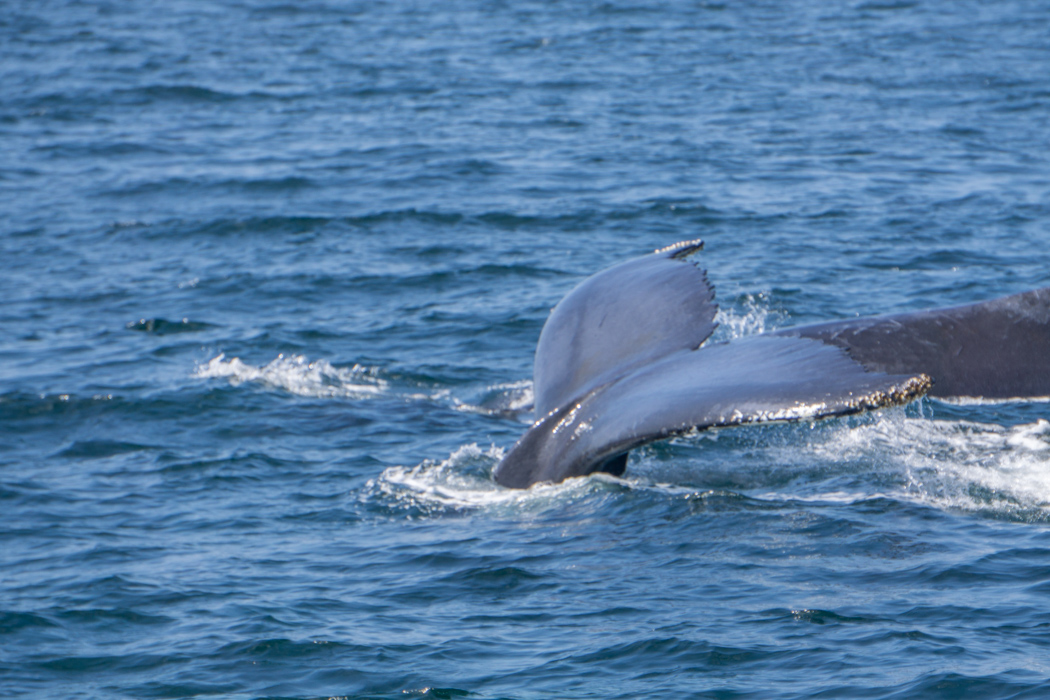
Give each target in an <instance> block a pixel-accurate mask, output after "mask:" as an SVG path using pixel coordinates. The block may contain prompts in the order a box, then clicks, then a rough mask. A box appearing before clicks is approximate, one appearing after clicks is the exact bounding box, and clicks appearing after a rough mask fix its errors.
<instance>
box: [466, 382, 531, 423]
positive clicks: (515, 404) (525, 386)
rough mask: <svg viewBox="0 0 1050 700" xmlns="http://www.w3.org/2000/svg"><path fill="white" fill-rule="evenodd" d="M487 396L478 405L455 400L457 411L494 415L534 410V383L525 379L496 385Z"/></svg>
mask: <svg viewBox="0 0 1050 700" xmlns="http://www.w3.org/2000/svg"><path fill="white" fill-rule="evenodd" d="M486 394H487V396H486V397H485V398H484V399H482V400H479V401H478V402H477V403H469V402H465V401H460V400H458V399H453V405H454V406H455V408H456V410H457V411H465V412H467V413H481V414H484V415H494V414H498V413H522V412H525V411H529V410H531V409H532V404H533V401H534V397H533V393H532V381H531V380H528V379H523V380H520V381H517V382H508V383H505V384H495V385H493V386H491V387H488V388H487V389H486Z"/></svg>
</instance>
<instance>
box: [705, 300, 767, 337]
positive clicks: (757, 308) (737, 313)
mask: <svg viewBox="0 0 1050 700" xmlns="http://www.w3.org/2000/svg"><path fill="white" fill-rule="evenodd" d="M741 306H742V308H740V309H739V310H738V309H731V308H722V307H719V309H718V314H717V315H716V316H715V321H716V322H717V323H718V328H717V329H716V330H715V334H714V335H715V337H714V338H713V340H715V341H716V342H722V341H726V340H734V339H736V338H743V337H746V336H749V335H756V334H758V333H765V332H766V331H771V330H773V329H775V328H777V327H779V326H780V324H781V323H783V321H784V316H785V315H784V313H783V312H782V311H774V310H772V309H770V308H769V297H768V296H767V295H766V294H762V293H759V294H747V295H745V296H744V297H743V302H742V304H741ZM709 342H710V341H709Z"/></svg>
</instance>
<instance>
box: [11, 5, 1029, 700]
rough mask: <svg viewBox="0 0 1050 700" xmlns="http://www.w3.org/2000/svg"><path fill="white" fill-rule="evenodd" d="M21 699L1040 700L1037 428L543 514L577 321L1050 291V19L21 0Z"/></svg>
mask: <svg viewBox="0 0 1050 700" xmlns="http://www.w3.org/2000/svg"><path fill="white" fill-rule="evenodd" d="M0 86H2V90H0V214H2V217H0V514H2V515H0V695H2V696H4V697H55V698H189V697H218V698H238V699H243V698H278V697H280V698H326V697H333V696H338V697H350V698H359V699H362V698H372V699H379V698H382V699H388V698H389V699H393V698H405V697H427V698H456V697H465V698H478V699H494V698H514V699H531V698H553V697H566V698H640V697H646V698H670V697H674V698H679V697H687V698H797V697H823V698H913V697H914V698H1041V697H1044V696H1045V692H1046V687H1047V686H1048V684H1050V527H1048V522H1050V422H1048V419H1050V404H1047V403H1045V402H1039V401H1035V402H1024V403H1019V402H1006V403H989V402H980V401H970V402H962V403H958V402H957V403H943V402H936V401H929V400H927V401H924V402H923V403H921V404H918V405H913V406H910V407H906V408H898V409H893V410H888V411H883V412H880V413H876V414H872V415H868V416H860V417H854V418H849V419H839V420H833V421H825V422H820V423H800V424H791V425H774V426H768V427H757V428H747V429H736V430H726V431H721V432H715V433H707V434H701V435H698V436H695V437H692V438H682V439H676V440H673V441H671V442H667V443H662V444H657V445H654V446H650V447H647V448H644V449H641V450H638V451H637V452H636V453H634V454H633V455H632V457H631V461H630V463H629V466H628V471H627V474H626V475H625V478H623V479H616V478H613V477H609V476H594V477H589V478H586V479H575V480H571V481H570V482H567V483H564V484H561V485H557V486H551V485H547V486H540V487H536V488H533V489H531V490H529V491H526V492H520V491H512V490H507V489H503V488H500V487H498V486H496V485H495V483H494V482H493V481H492V478H491V473H492V469H493V468H494V466H495V465H496V463H497V462H498V461H499V458H500V457H501V455H503V454H504V453H505V451H506V450H507V449H509V447H510V446H511V445H512V444H513V443H514V441H515V440H516V439H517V438H518V437H519V436H520V435H521V434H522V433H523V432H524V430H525V429H526V427H527V425H528V424H529V422H530V421H531V420H532V414H531V374H532V369H531V365H532V353H533V349H534V347H535V343H536V340H537V337H538V335H539V332H540V329H541V328H542V325H543V322H544V320H545V318H546V316H547V313H548V312H549V309H550V308H551V307H552V306H553V305H554V304H555V303H557V301H558V299H560V298H561V296H562V295H564V294H565V293H566V292H567V291H568V290H570V289H571V288H572V287H573V286H574V285H576V284H577V283H578V282H579V281H580V280H582V279H583V278H584V277H586V276H587V275H589V274H592V273H593V272H596V271H598V270H600V269H602V268H603V267H606V266H608V265H611V264H614V263H617V262H620V261H623V260H626V259H629V258H630V257H633V256H636V255H640V254H643V253H646V252H649V251H651V250H653V249H655V248H657V247H661V246H664V245H668V244H670V243H673V242H675V241H678V240H682V239H691V238H698V237H699V238H703V239H705V240H706V242H707V246H706V250H705V252H704V253H702V254H701V255H699V256H698V258H697V260H698V262H699V263H700V264H702V265H703V266H704V267H706V268H707V269H708V270H709V275H710V278H711V280H712V282H713V283H714V284H715V285H716V287H717V290H718V299H719V302H720V304H721V312H720V317H719V321H720V323H721V325H720V327H719V330H718V331H717V333H716V338H717V339H727V338H733V337H737V336H740V335H746V334H749V333H754V332H758V331H762V330H768V329H771V328H776V327H782V326H788V325H792V324H795V323H802V322H812V321H817V320H829V319H835V318H847V317H851V316H854V315H858V314H874V313H883V312H891V311H904V310H911V309H919V308H924V307H930V306H937V305H949V304H959V303H967V302H973V301H978V300H982V299H989V298H993V297H996V296H999V295H1005V294H1010V293H1015V292H1020V291H1024V290H1027V289H1033V288H1037V287H1044V286H1048V285H1050V3H1048V2H1045V1H1040V0H1032V1H1026V0H1015V1H1011V0H1007V1H1002V2H999V1H997V2H980V1H976V0H960V1H959V2H938V1H935V0H929V1H926V0H917V1H909V0H904V1H894V0H888V1H882V0H868V1H862V2H841V3H826V2H816V1H815V0H796V1H788V2H763V1H760V0H754V1H746V2H656V1H655V0H652V1H650V0H609V1H597V0H595V1H590V0H588V1H584V2H560V1H557V0H552V1H547V2H539V1H536V2H529V1H523V2H500V1H498V0H491V1H486V0H445V1H443V2H429V1H427V0H419V1H412V0H404V1H401V0H395V1H391V2H382V1H373V2H341V1H336V0H330V1H327V2H322V1H318V2H313V1H307V2H288V3H284V4H280V3H276V2H272V1H268V0H240V1H234V0H231V1H228V2H203V1H195V0H175V1H169V2H159V1H152V2H151V1H143V2H136V3H122V2H105V1H100V2H87V1H74V0H35V1H34V2H21V1H19V0H12V1H9V2H2V3H0Z"/></svg>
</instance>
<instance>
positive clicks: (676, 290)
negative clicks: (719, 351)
mask: <svg viewBox="0 0 1050 700" xmlns="http://www.w3.org/2000/svg"><path fill="white" fill-rule="evenodd" d="M702 246H703V243H702V242H701V241H684V242H682V243H678V244H676V245H673V246H670V247H668V248H663V249H661V250H658V251H656V252H655V253H652V254H651V255H646V256H644V257H641V258H636V259H634V260H629V261H627V262H625V263H621V264H619V265H616V266H614V267H611V268H609V269H607V270H604V271H602V272H600V273H598V274H596V275H594V276H592V277H589V278H588V279H586V280H585V281H584V282H583V283H581V284H580V285H579V286H578V287H576V288H575V289H574V290H573V291H571V292H569V294H568V295H567V296H566V297H565V298H564V299H562V300H561V302H559V303H558V305H557V306H555V307H554V309H553V311H551V314H550V316H549V317H548V319H547V323H546V324H545V325H544V327H543V331H542V333H541V334H540V340H539V344H538V345H537V347H536V359H535V364H534V368H533V393H534V395H535V409H536V416H537V417H542V416H545V415H546V414H548V413H550V412H551V411H552V410H554V409H556V408H558V407H560V406H562V405H564V404H565V403H567V402H569V401H571V400H572V399H574V398H577V397H579V396H582V395H584V394H586V393H587V392H589V391H591V390H592V389H594V388H596V387H598V386H601V385H602V384H606V383H608V382H610V381H612V380H614V379H615V378H617V377H619V376H622V375H623V374H625V373H626V372H628V371H630V370H631V369H633V368H636V367H640V366H642V365H645V364H649V363H651V362H653V361H655V360H657V359H659V358H660V357H663V356H665V355H667V354H669V353H672V352H675V351H677V350H685V349H689V350H693V349H696V348H697V347H699V346H700V344H701V343H703V342H704V341H705V340H706V339H707V338H708V337H709V336H710V335H711V333H712V331H714V329H715V322H714V319H715V314H716V313H717V312H718V307H717V306H716V304H715V302H714V296H715V293H714V289H713V288H712V287H711V285H710V283H709V282H708V281H707V273H706V272H705V271H704V270H702V269H700V268H699V267H697V266H696V265H694V264H692V262H691V261H689V260H687V259H686V258H687V256H689V255H691V254H692V253H695V252H696V251H698V250H700V249H701V248H702Z"/></svg>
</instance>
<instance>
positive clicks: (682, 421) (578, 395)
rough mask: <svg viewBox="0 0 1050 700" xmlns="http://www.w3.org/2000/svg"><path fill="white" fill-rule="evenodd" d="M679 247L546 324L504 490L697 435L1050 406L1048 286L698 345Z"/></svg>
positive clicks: (699, 310)
mask: <svg viewBox="0 0 1050 700" xmlns="http://www.w3.org/2000/svg"><path fill="white" fill-rule="evenodd" d="M702 246H703V243H701V242H700V241H685V242H682V243H677V244H675V245H673V246H669V247H667V248H663V249H661V250H658V251H656V252H655V253H653V254H651V255H646V256H644V257H641V258H637V259H634V260H630V261H628V262H625V263H622V264H620V265H616V266H615V267H611V268H609V269H607V270H604V271H602V272H599V273H598V274H596V275H594V276H593V277H590V278H588V279H586V280H584V281H583V283H581V284H580V285H579V286H578V287H576V289H574V290H573V291H572V292H570V293H569V294H568V296H566V297H565V298H564V299H562V300H561V302H560V303H559V304H558V305H557V306H556V307H555V308H554V310H553V311H552V312H551V315H550V318H548V319H547V323H546V325H545V326H544V327H543V332H542V333H541V334H540V341H539V344H538V346H537V347H536V360H535V367H534V370H533V391H534V393H535V399H536V402H535V406H536V415H537V417H538V420H537V421H536V423H535V424H533V426H532V427H531V428H529V430H528V432H526V433H525V435H524V436H522V438H521V439H520V440H519V441H518V442H517V444H516V445H515V446H514V448H513V449H512V450H511V451H510V452H509V453H508V454H507V456H506V457H505V458H504V459H503V461H502V462H500V464H499V466H498V467H497V468H496V471H495V479H496V481H497V482H498V483H500V484H502V485H504V486H510V487H514V488H527V487H529V486H531V485H532V484H535V483H538V482H542V481H554V482H556V481H561V480H562V479H566V478H569V477H573V476H584V475H586V474H590V473H592V472H595V471H606V472H610V473H612V474H617V475H619V474H622V473H623V471H624V468H625V466H626V463H627V452H628V451H629V450H631V449H633V448H635V447H638V446H640V445H643V444H645V443H648V442H652V441H654V440H660V439H663V438H667V437H671V436H674V435H679V434H682V433H686V432H689V431H692V430H703V429H706V428H715V427H725V426H731V425H742V424H745V423H762V422H767V421H791V420H800V419H805V418H823V417H828V416H841V415H846V414H850V413H858V412H860V411H866V410H871V409H876V408H881V407H883V406H896V405H900V404H904V403H907V402H909V401H912V400H914V399H917V398H919V397H921V396H923V395H924V394H926V393H929V394H930V395H931V396H938V397H953V396H954V397H957V396H975V397H984V398H1014V397H1017V398H1021V397H1035V396H1048V395H1050V288H1046V289H1039V290H1036V291H1032V292H1025V293H1023V294H1017V295H1014V296H1010V297H1004V298H1002V299H996V300H993V301H987V302H983V303H979V304H972V305H969V306H957V307H953V308H948V309H935V310H932V311H920V312H915V313H906V314H897V315H891V316H877V317H873V318H865V319H850V320H848V321H833V322H831V323H821V324H816V325H811V326H799V327H796V328H787V329H783V330H779V331H776V332H773V333H763V334H761V335H755V336H750V337H746V338H740V339H737V340H734V341H732V342H729V343H715V344H707V345H705V344H704V342H705V341H706V340H707V339H708V338H709V337H710V335H711V333H712V332H713V331H714V329H715V325H716V324H715V320H714V319H715V314H716V312H717V311H718V307H717V305H716V304H715V301H714V290H713V289H712V287H711V285H710V284H709V283H708V281H707V273H706V272H705V271H704V270H702V269H700V268H698V267H697V266H695V265H694V264H692V262H690V261H689V260H688V259H687V258H688V257H689V256H690V255H691V254H693V253H695V252H697V251H698V250H700V248H701V247H702Z"/></svg>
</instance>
